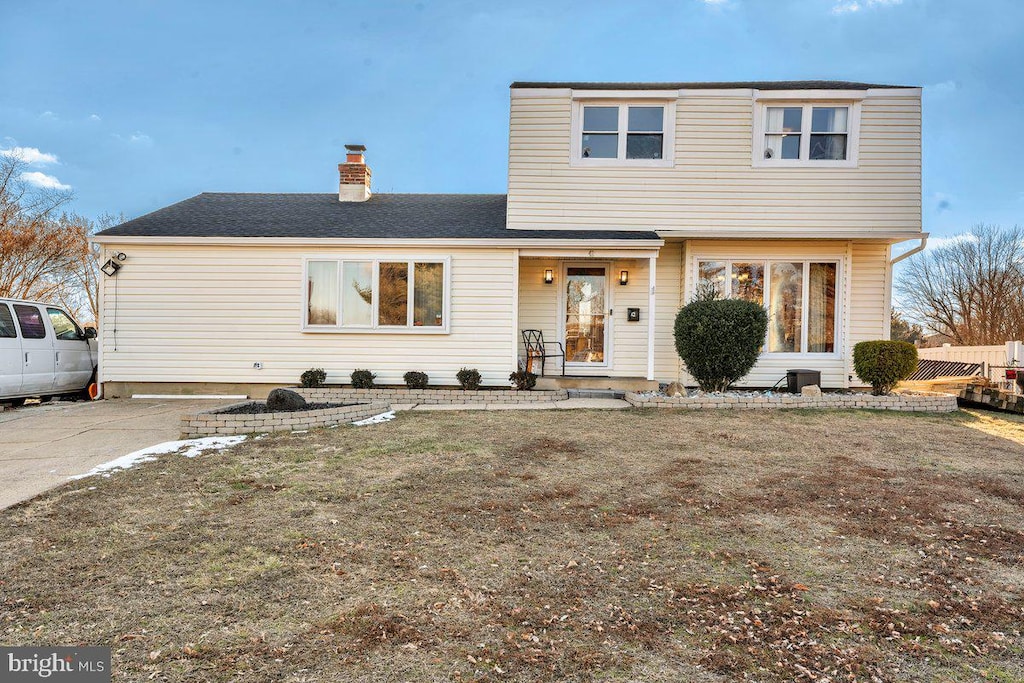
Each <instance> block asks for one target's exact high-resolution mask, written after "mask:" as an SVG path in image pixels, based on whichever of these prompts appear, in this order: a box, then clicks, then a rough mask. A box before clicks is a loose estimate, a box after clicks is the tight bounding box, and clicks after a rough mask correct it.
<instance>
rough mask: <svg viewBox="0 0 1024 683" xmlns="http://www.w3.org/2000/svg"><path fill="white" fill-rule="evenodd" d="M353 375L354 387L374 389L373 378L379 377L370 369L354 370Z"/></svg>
mask: <svg viewBox="0 0 1024 683" xmlns="http://www.w3.org/2000/svg"><path fill="white" fill-rule="evenodd" d="M351 377H352V388H353V389H373V380H375V379H377V375H375V374H373V373H372V372H370V371H369V370H354V371H353V372H352V375H351Z"/></svg>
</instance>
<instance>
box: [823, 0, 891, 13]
mask: <svg viewBox="0 0 1024 683" xmlns="http://www.w3.org/2000/svg"><path fill="white" fill-rule="evenodd" d="M901 4H903V0H838V2H836V4H834V5H832V14H853V13H854V12H860V11H861V10H864V9H873V8H875V7H892V6H894V5H901Z"/></svg>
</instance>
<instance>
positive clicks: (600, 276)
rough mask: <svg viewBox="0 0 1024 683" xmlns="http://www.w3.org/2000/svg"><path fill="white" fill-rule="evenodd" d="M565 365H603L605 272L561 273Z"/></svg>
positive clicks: (574, 270) (568, 269)
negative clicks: (563, 286) (563, 295)
mask: <svg viewBox="0 0 1024 683" xmlns="http://www.w3.org/2000/svg"><path fill="white" fill-rule="evenodd" d="M565 288H566V289H565V361H566V363H568V364H570V365H577V366H597V365H605V364H607V357H606V355H605V349H606V347H607V327H606V325H605V322H606V319H607V314H608V269H607V268H606V267H605V266H568V267H566V269H565Z"/></svg>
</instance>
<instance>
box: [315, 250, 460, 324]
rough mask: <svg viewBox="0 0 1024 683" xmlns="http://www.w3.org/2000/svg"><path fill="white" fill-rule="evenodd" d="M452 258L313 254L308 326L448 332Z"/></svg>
mask: <svg viewBox="0 0 1024 683" xmlns="http://www.w3.org/2000/svg"><path fill="white" fill-rule="evenodd" d="M449 266H450V261H449V259H355V258H354V259H310V260H308V261H306V312H305V316H304V320H303V323H304V324H303V329H305V330H307V331H312V332H317V331H320V332H359V331H369V330H376V331H387V332H413V331H416V332H447V331H448V309H449V305H448V304H449V291H448V289H449V287H448V270H449Z"/></svg>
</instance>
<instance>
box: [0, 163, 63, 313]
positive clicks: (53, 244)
mask: <svg viewBox="0 0 1024 683" xmlns="http://www.w3.org/2000/svg"><path fill="white" fill-rule="evenodd" d="M26 166H27V164H26V163H25V161H24V160H23V159H21V158H19V157H18V156H16V155H11V156H7V155H4V156H0V296H4V297H12V298H20V299H30V298H34V299H46V298H48V297H50V296H51V295H53V293H54V292H55V291H56V289H57V288H59V287H60V285H61V282H62V281H63V278H64V275H65V273H66V272H67V269H68V268H69V266H70V265H71V263H72V262H73V260H74V254H75V253H76V250H77V249H78V247H79V242H80V240H79V239H78V234H79V231H78V229H77V228H76V227H75V226H73V225H71V224H70V222H69V221H67V220H65V219H63V218H62V217H58V216H57V211H58V210H59V209H60V207H61V206H63V205H64V204H66V203H67V202H68V201H69V200H70V199H71V194H70V193H69V192H66V191H59V190H53V189H41V188H33V187H32V186H30V185H29V184H28V183H26V182H25V180H24V179H23V174H24V172H25V168H26Z"/></svg>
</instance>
